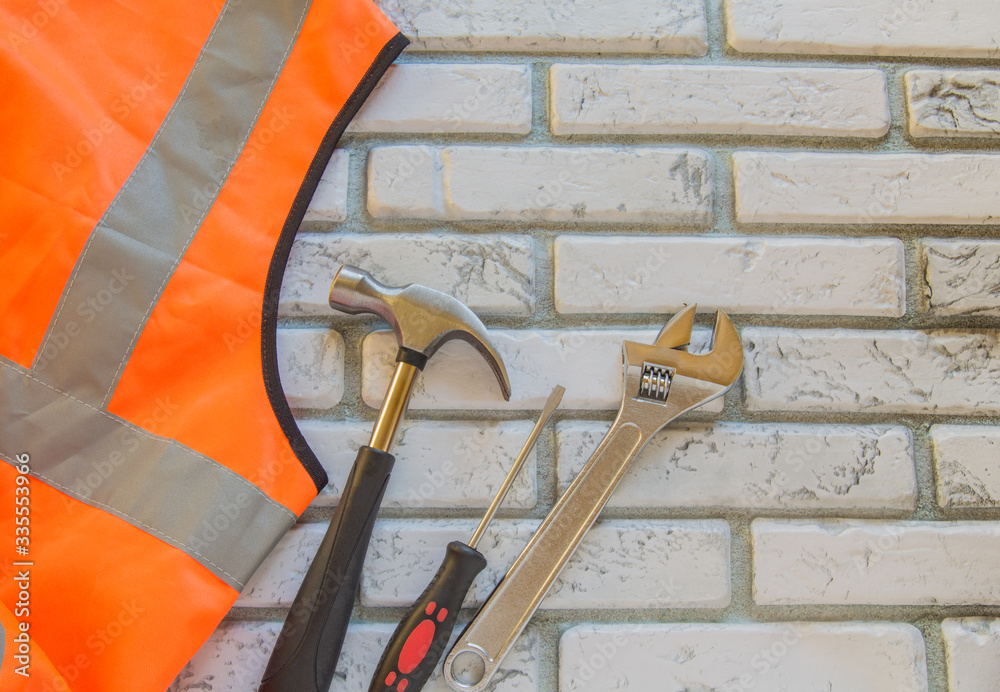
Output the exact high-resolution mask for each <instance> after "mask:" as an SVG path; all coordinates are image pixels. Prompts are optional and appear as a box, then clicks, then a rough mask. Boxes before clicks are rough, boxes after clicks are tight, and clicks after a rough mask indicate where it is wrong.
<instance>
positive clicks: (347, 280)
mask: <svg viewBox="0 0 1000 692" xmlns="http://www.w3.org/2000/svg"><path fill="white" fill-rule="evenodd" d="M330 305H331V306H332V307H334V308H336V309H339V310H342V311H343V312H347V313H349V314H352V315H353V314H359V313H367V312H370V313H375V314H376V315H380V316H382V317H384V318H385V319H386V320H387V321H388V322H389V324H390V325H392V328H393V331H395V333H396V339H397V341H398V343H399V350H398V352H397V354H396V370H395V372H394V373H393V376H392V381H391V382H390V384H389V389H388V391H387V392H386V395H385V400H384V401H383V403H382V408H381V410H380V411H379V414H378V419H377V420H376V422H375V428H374V430H373V431H372V437H371V441H370V442H369V443H368V446H365V447H361V449H360V450H358V455H357V458H356V459H355V461H354V467H353V468H352V469H351V474H350V475H349V476H348V477H347V483H346V484H345V486H344V493H343V495H342V496H341V498H340V502H339V503H338V504H337V509H336V511H335V512H334V515H333V519H332V520H331V522H330V528H329V529H328V530H327V532H326V536H324V538H323V542H322V544H321V545H320V547H319V551H318V552H317V554H316V557H315V558H314V560H313V563H312V565H311V566H310V567H309V571H308V572H307V573H306V576H305V579H304V580H303V582H302V586H301V587H300V588H299V592H298V594H297V595H296V596H295V601H294V602H293V603H292V607H291V611H290V612H289V614H288V617H287V619H286V620H285V624H284V626H283V627H282V630H281V634H280V635H279V636H278V641H277V643H276V644H275V647H274V650H273V651H272V652H271V659H270V661H268V664H267V669H266V670H265V672H264V678H263V680H262V682H261V685H260V691H261V692H327V690H329V688H330V682H331V680H332V679H333V673H334V671H335V670H336V667H337V659H338V658H339V657H340V649H341V647H342V646H343V643H344V634H345V633H346V631H347V623H348V621H349V620H350V617H351V609H352V607H353V606H354V598H355V595H356V594H357V591H358V585H359V582H360V581H361V568H362V566H363V565H364V559H365V553H366V552H367V550H368V541H369V539H370V538H371V532H372V526H373V525H374V523H375V515H376V514H377V513H378V508H379V505H380V504H381V502H382V495H383V494H384V493H385V487H386V484H387V483H388V481H389V473H390V472H391V471H392V466H393V463H394V462H395V459H394V457H393V456H392V454H390V453H389V450H390V449H391V448H392V445H393V442H394V441H395V439H396V433H397V432H398V430H399V424H400V423H401V421H402V419H403V414H404V413H405V412H406V408H407V405H408V404H409V401H410V394H411V393H412V391H413V384H414V382H415V381H416V376H417V373H419V372H420V371H421V370H423V368H424V366H425V365H426V364H427V361H428V359H429V358H430V357H431V356H433V355H434V353H435V352H437V350H438V348H440V347H441V345H442V344H444V343H445V342H447V341H450V340H451V339H462V340H464V341H467V342H469V343H470V344H472V346H473V347H475V349H476V350H477V351H479V353H480V354H482V356H483V358H485V359H486V362H487V363H489V365H490V367H491V368H492V369H493V372H494V374H495V375H496V377H497V380H499V382H500V388H501V390H502V392H503V395H504V398H505V399H508V400H509V399H510V379H509V378H508V377H507V370H506V369H505V368H504V365H503V360H502V359H501V358H500V354H499V353H497V350H496V347H495V346H494V344H493V341H492V339H490V337H489V335H488V334H487V333H486V327H485V326H483V323H482V322H481V321H480V320H479V318H478V317H476V315H475V314H474V313H473V312H472V311H471V310H470V309H469V308H467V307H466V306H465V305H462V303H460V302H459V301H458V300H456V299H455V298H452V297H451V296H449V295H446V294H444V293H441V292H440V291H435V290H432V289H430V288H426V287H425V286H420V285H417V284H409V285H407V286H403V287H401V288H395V287H390V286H384V285H382V284H380V283H379V282H378V281H376V280H375V279H373V278H372V277H371V276H370V275H369V274H368V273H367V272H365V271H362V270H361V269H357V268H356V267H350V266H343V267H341V268H340V270H339V271H338V272H337V275H336V276H335V277H334V279H333V283H332V285H331V287H330Z"/></svg>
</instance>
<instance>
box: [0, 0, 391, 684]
mask: <svg viewBox="0 0 1000 692" xmlns="http://www.w3.org/2000/svg"><path fill="white" fill-rule="evenodd" d="M405 45H406V39H405V38H403V37H402V36H401V35H400V34H399V33H398V31H397V30H396V28H395V27H394V26H393V25H392V23H391V22H390V21H389V20H388V19H386V17H385V16H384V15H383V14H382V13H381V12H380V11H379V10H378V8H376V7H375V6H374V5H373V4H372V2H371V1H370V0H336V1H334V0H314V1H312V2H310V0H226V1H225V2H222V1H221V0H220V2H178V1H177V0H141V1H139V0H120V1H116V2H113V3H111V2H90V3H87V2H83V3H75V2H74V3H70V2H67V0H12V1H10V2H4V3H3V4H2V5H0V315H2V320H3V322H2V329H0V461H2V462H3V463H0V629H2V631H3V635H2V637H0V642H2V648H3V651H2V654H0V655H2V664H0V689H2V690H4V691H10V690H46V691H49V690H53V691H56V692H60V691H63V690H73V692H82V691H89V690H93V691H101V692H106V691H108V690H130V691H131V690H157V691H160V690H163V689H165V688H166V687H167V686H168V685H169V684H170V682H171V681H172V680H173V679H174V677H175V676H176V675H177V673H178V672H179V671H180V669H181V668H182V667H183V666H184V664H185V663H186V662H187V661H188V660H189V659H190V658H191V656H192V655H193V654H194V653H195V652H196V651H197V649H198V648H199V647H200V646H201V645H202V643H204V641H205V640H206V639H207V638H208V636H209V635H210V634H211V633H212V631H213V630H214V629H215V627H216V626H217V625H218V623H219V622H220V620H221V619H222V617H223V616H224V615H225V614H226V612H227V611H228V610H229V608H230V607H231V606H232V604H233V602H234V601H235V599H236V597H237V595H238V594H239V592H240V589H241V588H242V587H243V586H244V584H246V582H247V579H248V578H249V577H250V575H251V574H253V572H254V571H255V569H256V568H257V567H258V566H259V565H260V563H261V561H263V559H264V558H265V557H266V556H267V554H268V553H269V552H270V551H271V549H272V548H273V547H274V545H275V543H276V542H277V541H278V539H279V538H280V537H281V536H282V534H283V533H284V532H285V531H287V530H288V528H289V527H291V526H292V525H293V524H294V522H295V520H296V517H297V516H298V515H299V514H300V513H301V512H302V510H303V509H305V507H306V505H308V504H309V502H310V501H311V500H312V499H313V498H314V497H315V496H316V494H317V493H318V491H319V489H321V488H322V487H323V486H324V485H325V484H326V474H325V473H324V471H323V469H322V467H321V466H320V464H319V463H318V461H317V460H316V458H315V456H314V455H313V453H312V452H311V451H310V449H309V447H308V446H307V445H306V443H305V440H304V439H303V437H302V435H301V434H300V433H299V431H298V429H297V427H296V425H295V422H294V420H293V419H292V416H291V413H290V411H289V409H288V405H287V403H286V401H285V398H284V396H283V394H282V391H281V386H280V382H279V379H278V373H277V367H276V360H275V325H276V320H277V302H278V301H277V298H278V291H279V288H280V285H281V277H282V273H283V271H284V268H285V263H286V261H287V258H288V253H289V250H290V247H291V244H292V240H293V237H294V234H295V231H296V229H297V227H298V225H299V223H300V221H301V220H302V216H303V214H304V212H305V209H306V206H307V205H308V203H309V200H310V198H311V197H312V193H313V191H314V190H315V187H316V185H317V183H318V182H319V178H320V174H321V173H322V172H323V170H324V167H325V165H326V162H327V161H328V159H329V157H330V154H331V152H332V150H333V148H334V146H335V144H336V142H337V140H338V138H339V136H340V135H341V133H342V132H343V131H344V128H345V127H346V125H347V123H348V121H349V120H350V118H351V117H352V116H353V115H354V113H355V112H356V111H357V109H358V108H359V107H360V105H361V103H362V102H363V101H364V99H365V97H366V96H367V95H368V94H369V93H370V92H371V90H372V89H373V88H374V86H375V84H376V82H377V81H378V79H379V78H380V76H381V75H382V74H383V72H384V71H385V69H386V68H387V67H388V65H389V64H390V63H391V62H392V61H393V60H394V59H395V58H396V56H397V55H398V54H399V53H400V51H402V49H403V47H404V46H405ZM248 332H251V333H249V334H248ZM24 673H28V676H25V675H24Z"/></svg>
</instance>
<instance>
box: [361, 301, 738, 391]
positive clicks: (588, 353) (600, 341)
mask: <svg viewBox="0 0 1000 692" xmlns="http://www.w3.org/2000/svg"><path fill="white" fill-rule="evenodd" d="M665 322H666V320H664V323H665ZM657 331H658V330H648V329H615V330H574V329H563V330H553V331H549V330H507V329H492V330H490V336H492V337H493V340H494V341H495V342H496V347H497V351H498V352H499V353H500V356H501V357H502V358H503V359H504V362H505V364H506V367H507V373H508V375H509V377H510V381H511V390H512V394H511V399H510V401H509V402H504V400H503V397H502V396H501V394H500V386H499V384H497V379H496V376H495V375H494V374H493V371H492V370H491V369H490V367H489V366H488V365H487V364H486V361H485V360H483V357H482V356H481V355H480V354H479V353H478V352H477V351H475V350H474V349H473V348H472V347H471V346H469V345H468V344H466V343H463V342H450V343H447V344H445V345H444V346H443V347H442V348H441V350H440V351H439V352H438V354H437V355H435V356H434V358H432V359H431V360H430V362H429V363H428V364H427V367H426V368H425V369H424V373H423V375H422V376H421V378H420V379H419V380H418V381H417V384H416V388H415V389H414V393H413V398H412V399H411V401H410V408H411V409H412V410H420V409H424V410H429V409H461V410H463V411H468V410H483V409H485V410H493V409H513V410H518V409H526V408H533V409H540V408H542V406H544V405H545V400H546V399H548V396H549V394H550V393H551V392H552V388H553V387H555V386H556V385H557V384H561V385H563V386H564V387H566V394H565V395H564V396H563V399H562V403H561V404H560V408H562V409H564V410H565V409H589V410H594V409H604V410H607V409H615V410H617V408H618V406H619V405H620V404H621V397H622V366H621V363H622V342H623V341H624V340H625V339H630V340H632V341H638V342H640V343H647V344H649V343H652V342H653V339H655V338H656V335H657ZM710 335H711V333H710V332H709V331H708V330H703V329H697V330H695V332H694V335H693V337H692V341H693V346H692V350H693V351H697V350H700V349H703V348H705V346H706V345H707V342H708V339H709V338H710ZM396 349H397V346H396V338H395V336H394V335H393V333H392V332H388V331H386V332H375V333H373V334H371V335H369V336H368V337H367V338H366V339H365V341H364V344H363V346H362V359H363V366H362V373H361V394H362V397H363V398H364V401H365V403H366V404H368V405H369V406H371V407H373V408H377V407H378V406H380V405H381V403H382V398H383V397H384V396H385V392H386V388H387V387H388V385H389V379H390V378H391V377H392V372H393V368H394V367H395V361H396ZM581 373H586V375H585V376H582V375H581ZM699 410H704V411H721V410H722V399H721V398H720V399H718V400H716V401H714V402H711V403H709V404H707V405H706V406H703V407H702V409H699Z"/></svg>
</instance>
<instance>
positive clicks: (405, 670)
mask: <svg viewBox="0 0 1000 692" xmlns="http://www.w3.org/2000/svg"><path fill="white" fill-rule="evenodd" d="M565 391H566V390H565V389H563V388H562V387H559V386H556V388H555V389H553V390H552V394H550V395H549V400H548V401H547V402H546V403H545V408H544V409H542V414H541V416H539V418H538V421H536V422H535V427H534V428H533V429H532V431H531V434H530V435H529V436H528V439H527V441H526V442H525V443H524V447H522V448H521V453H520V454H518V455H517V459H516V460H515V461H514V465H513V466H511V467H510V471H508V472H507V477H506V478H505V479H504V481H503V484H502V485H501V486H500V490H499V491H497V494H496V497H494V498H493V502H492V503H491V504H490V506H489V509H487V510H486V515H485V516H484V517H483V520H482V521H481V522H479V527H478V528H477V529H476V531H475V533H473V534H472V540H470V541H469V543H468V545H466V544H465V543H462V542H461V541H452V542H451V543H449V544H448V551H447V553H446V554H445V558H444V561H443V562H442V563H441V566H440V567H439V568H438V571H437V573H436V574H435V575H434V578H433V579H431V583H430V584H428V585H427V588H426V589H424V592H423V593H422V594H421V595H420V597H419V598H418V599H417V600H416V601H415V602H414V603H413V606H412V607H411V608H410V610H409V611H408V612H407V614H406V616H405V617H404V618H403V620H402V622H400V623H399V627H397V628H396V631H395V632H394V633H393V635H392V638H391V639H390V640H389V645H388V646H387V647H386V649H385V652H384V653H383V654H382V659H381V660H380V661H379V664H378V668H377V669H376V671H375V675H374V677H372V681H371V686H370V687H369V688H368V692H403V691H404V690H405V691H406V692H419V690H421V689H423V687H424V685H425V684H426V683H427V680H428V679H429V678H430V676H431V674H432V673H433V672H434V668H435V666H437V664H438V661H439V660H441V654H442V653H444V647H445V646H447V645H448V639H450V638H451V632H452V630H453V629H454V628H455V620H456V618H457V617H458V611H459V609H460V608H461V607H462V602H463V601H464V600H465V595H466V594H467V593H468V591H469V587H470V586H472V582H473V580H475V578H476V576H477V575H478V574H479V573H480V572H482V571H483V569H485V567H486V558H485V557H484V556H483V554H482V553H480V552H479V551H478V550H476V546H477V545H479V541H480V539H482V537H483V534H485V533H486V528H487V527H488V526H489V524H490V521H491V520H492V519H493V515H494V514H496V511H497V508H498V507H499V506H500V503H501V502H503V499H504V496H506V495H507V491H508V490H510V486H511V484H512V483H513V482H514V478H515V477H516V476H517V472H518V471H519V470H520V469H521V467H522V466H523V465H524V461H525V459H527V458H528V453H529V452H530V451H531V448H532V447H534V446H535V441H536V440H537V439H538V435H539V433H540V432H541V431H542V428H543V427H544V426H545V422H546V421H547V420H548V419H549V416H551V415H552V412H553V411H555V409H556V407H557V406H558V405H559V402H560V401H561V400H562V396H563V393H564V392H565Z"/></svg>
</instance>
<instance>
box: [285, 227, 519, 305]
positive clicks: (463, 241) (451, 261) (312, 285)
mask: <svg viewBox="0 0 1000 692" xmlns="http://www.w3.org/2000/svg"><path fill="white" fill-rule="evenodd" d="M534 259H535V248H534V241H533V240H532V239H531V238H530V237H528V236H522V235H504V236H498V235H481V236H463V237H455V236H454V235H444V234H423V233H401V234H396V233H392V234H385V235H378V236H375V237H371V236H368V237H366V236H363V235H360V234H340V233H302V234H300V235H299V236H298V237H296V239H295V243H294V244H293V245H292V252H291V255H290V256H289V258H288V266H287V269H286V270H285V278H284V280H283V281H282V284H281V297H280V299H279V303H278V309H279V311H280V313H281V314H283V315H323V316H329V315H330V314H331V309H330V302H329V299H330V281H331V279H332V278H333V276H334V274H336V271H337V268H338V267H339V266H340V265H342V264H353V265H355V266H357V265H364V266H365V267H368V268H369V270H370V271H371V272H373V273H377V274H378V277H379V280H380V281H382V282H383V283H387V284H390V285H393V286H402V285H404V284H408V283H413V282H416V283H422V284H424V285H425V286H429V287H430V288H434V289H437V290H439V291H444V292H446V293H448V294H449V295H453V296H455V297H456V298H458V299H459V300H461V301H462V302H463V303H465V304H466V305H468V306H469V307H470V308H472V309H473V310H476V311H477V312H480V313H482V314H500V315H502V314H509V315H528V314H531V311H532V308H533V307H534V301H535V292H534V278H535V262H534Z"/></svg>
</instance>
